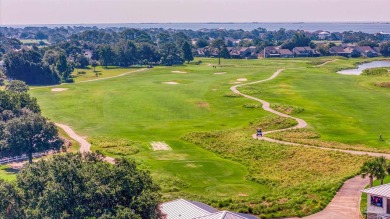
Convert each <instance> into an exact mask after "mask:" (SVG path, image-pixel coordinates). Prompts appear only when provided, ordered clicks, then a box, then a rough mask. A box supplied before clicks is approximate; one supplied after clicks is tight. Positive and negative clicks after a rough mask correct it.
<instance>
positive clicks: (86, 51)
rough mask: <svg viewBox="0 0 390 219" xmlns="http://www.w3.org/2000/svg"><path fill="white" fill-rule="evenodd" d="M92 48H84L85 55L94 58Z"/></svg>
mask: <svg viewBox="0 0 390 219" xmlns="http://www.w3.org/2000/svg"><path fill="white" fill-rule="evenodd" d="M92 53H93V52H92V50H90V49H84V50H83V55H84V56H85V57H87V58H88V59H91V58H92Z"/></svg>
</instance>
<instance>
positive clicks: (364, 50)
mask: <svg viewBox="0 0 390 219" xmlns="http://www.w3.org/2000/svg"><path fill="white" fill-rule="evenodd" d="M355 49H356V50H357V51H358V52H360V54H361V55H362V56H364V57H368V58H372V57H377V56H378V53H377V52H376V51H375V50H374V49H373V48H371V47H370V46H357V47H355Z"/></svg>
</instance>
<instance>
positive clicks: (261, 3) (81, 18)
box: [0, 0, 390, 25]
mask: <svg viewBox="0 0 390 219" xmlns="http://www.w3.org/2000/svg"><path fill="white" fill-rule="evenodd" d="M389 9H390V0H0V25H10V24H87V23H142V22H338V21H341V22H343V21H344V22H345V21H348V22H362V21H385V22H389V21H390V15H389V12H388V10H389Z"/></svg>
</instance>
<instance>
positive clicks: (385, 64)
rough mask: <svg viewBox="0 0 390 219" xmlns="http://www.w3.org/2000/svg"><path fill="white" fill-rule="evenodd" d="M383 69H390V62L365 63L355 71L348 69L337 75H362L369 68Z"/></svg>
mask: <svg viewBox="0 0 390 219" xmlns="http://www.w3.org/2000/svg"><path fill="white" fill-rule="evenodd" d="M382 67H390V61H373V62H369V63H364V64H361V65H358V68H355V69H346V70H342V71H338V72H337V73H339V74H343V75H360V74H361V73H362V72H363V70H365V69H368V68H382Z"/></svg>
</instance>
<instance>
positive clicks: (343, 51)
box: [329, 45, 360, 57]
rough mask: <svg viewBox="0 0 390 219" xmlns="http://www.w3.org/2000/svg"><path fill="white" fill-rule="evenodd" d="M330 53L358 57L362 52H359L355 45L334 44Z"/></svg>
mask: <svg viewBox="0 0 390 219" xmlns="http://www.w3.org/2000/svg"><path fill="white" fill-rule="evenodd" d="M329 53H330V54H331V55H333V56H344V57H358V56H360V52H358V51H357V50H356V49H355V47H351V46H348V47H343V46H341V45H340V46H333V47H331V48H330V49H329Z"/></svg>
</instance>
